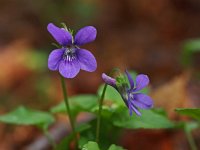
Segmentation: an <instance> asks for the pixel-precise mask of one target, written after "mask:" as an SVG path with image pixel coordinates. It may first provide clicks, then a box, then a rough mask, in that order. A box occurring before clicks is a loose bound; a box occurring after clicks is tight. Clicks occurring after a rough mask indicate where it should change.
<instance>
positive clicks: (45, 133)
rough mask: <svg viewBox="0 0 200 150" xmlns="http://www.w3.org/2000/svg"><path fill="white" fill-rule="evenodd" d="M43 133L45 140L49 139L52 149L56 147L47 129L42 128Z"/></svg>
mask: <svg viewBox="0 0 200 150" xmlns="http://www.w3.org/2000/svg"><path fill="white" fill-rule="evenodd" d="M43 133H44V135H45V136H46V138H47V140H48V141H49V143H50V144H51V145H52V147H53V149H54V150H55V149H56V143H55V141H54V140H53V138H52V137H51V135H50V134H49V132H48V130H47V129H44V130H43Z"/></svg>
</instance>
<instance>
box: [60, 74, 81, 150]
mask: <svg viewBox="0 0 200 150" xmlns="http://www.w3.org/2000/svg"><path fill="white" fill-rule="evenodd" d="M60 77H61V85H62V90H63V96H64V101H65V106H66V110H67V113H68V116H69V122H70V125H71V128H72V134H73V137H74V140H75V145H76V149H78V139H77V136H76V131H75V126H74V120H73V117H72V113H71V110H70V106H69V100H68V96H67V90H66V85H65V79H64V78H63V77H62V76H60Z"/></svg>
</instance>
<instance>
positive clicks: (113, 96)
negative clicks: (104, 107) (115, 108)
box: [97, 84, 123, 105]
mask: <svg viewBox="0 0 200 150" xmlns="http://www.w3.org/2000/svg"><path fill="white" fill-rule="evenodd" d="M103 87H104V84H102V85H101V86H100V87H99V89H98V91H97V93H98V95H99V96H101V94H102V92H103ZM104 100H110V101H113V102H116V103H117V104H120V105H122V104H123V100H122V98H121V96H120V94H119V93H118V92H117V90H115V89H114V88H113V87H111V86H107V89H106V93H105V97H104Z"/></svg>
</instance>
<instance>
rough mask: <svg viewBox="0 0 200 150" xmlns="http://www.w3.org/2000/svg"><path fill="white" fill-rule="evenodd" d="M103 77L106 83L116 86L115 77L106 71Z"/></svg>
mask: <svg viewBox="0 0 200 150" xmlns="http://www.w3.org/2000/svg"><path fill="white" fill-rule="evenodd" d="M102 79H103V80H104V82H105V83H106V84H108V85H110V86H112V87H114V88H116V80H115V79H114V78H111V77H109V76H107V75H106V74H105V73H102Z"/></svg>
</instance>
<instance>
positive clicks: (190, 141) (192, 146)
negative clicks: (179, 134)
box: [185, 130, 197, 150]
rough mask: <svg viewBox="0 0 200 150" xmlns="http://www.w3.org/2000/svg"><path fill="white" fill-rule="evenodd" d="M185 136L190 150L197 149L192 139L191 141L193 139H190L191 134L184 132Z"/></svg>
mask: <svg viewBox="0 0 200 150" xmlns="http://www.w3.org/2000/svg"><path fill="white" fill-rule="evenodd" d="M185 134H186V137H187V140H188V142H189V145H190V148H191V150H197V147H196V144H195V142H194V139H193V137H192V134H191V132H190V131H187V130H185Z"/></svg>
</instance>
